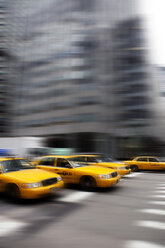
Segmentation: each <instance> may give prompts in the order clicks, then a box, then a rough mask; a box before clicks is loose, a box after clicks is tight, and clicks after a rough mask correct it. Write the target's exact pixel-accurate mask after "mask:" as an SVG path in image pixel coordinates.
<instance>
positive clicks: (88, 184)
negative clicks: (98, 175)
mask: <svg viewBox="0 0 165 248" xmlns="http://www.w3.org/2000/svg"><path fill="white" fill-rule="evenodd" d="M80 186H81V188H83V189H92V188H94V187H96V181H95V179H94V178H93V177H90V176H83V177H82V178H81V179H80Z"/></svg>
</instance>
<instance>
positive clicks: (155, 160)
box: [149, 158, 159, 163]
mask: <svg viewBox="0 0 165 248" xmlns="http://www.w3.org/2000/svg"><path fill="white" fill-rule="evenodd" d="M149 161H150V162H156V163H157V162H159V161H158V160H157V159H156V158H149Z"/></svg>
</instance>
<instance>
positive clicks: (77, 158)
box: [73, 157, 86, 162]
mask: <svg viewBox="0 0 165 248" xmlns="http://www.w3.org/2000/svg"><path fill="white" fill-rule="evenodd" d="M73 161H76V162H86V159H85V157H75V158H74V159H73Z"/></svg>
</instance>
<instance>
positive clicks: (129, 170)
mask: <svg viewBox="0 0 165 248" xmlns="http://www.w3.org/2000/svg"><path fill="white" fill-rule="evenodd" d="M118 173H119V175H120V176H124V175H128V174H130V173H131V169H128V170H118Z"/></svg>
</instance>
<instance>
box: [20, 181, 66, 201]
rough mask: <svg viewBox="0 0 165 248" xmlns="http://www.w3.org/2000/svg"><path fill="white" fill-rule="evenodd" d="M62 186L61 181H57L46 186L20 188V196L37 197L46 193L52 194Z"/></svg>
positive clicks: (25, 197)
mask: <svg viewBox="0 0 165 248" xmlns="http://www.w3.org/2000/svg"><path fill="white" fill-rule="evenodd" d="M63 187H64V183H63V181H60V182H57V183H56V184H52V185H49V186H46V187H39V188H28V189H21V198H23V199H37V198H42V197H44V196H46V195H51V194H54V193H55V192H56V191H58V190H60V189H61V188H63Z"/></svg>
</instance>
